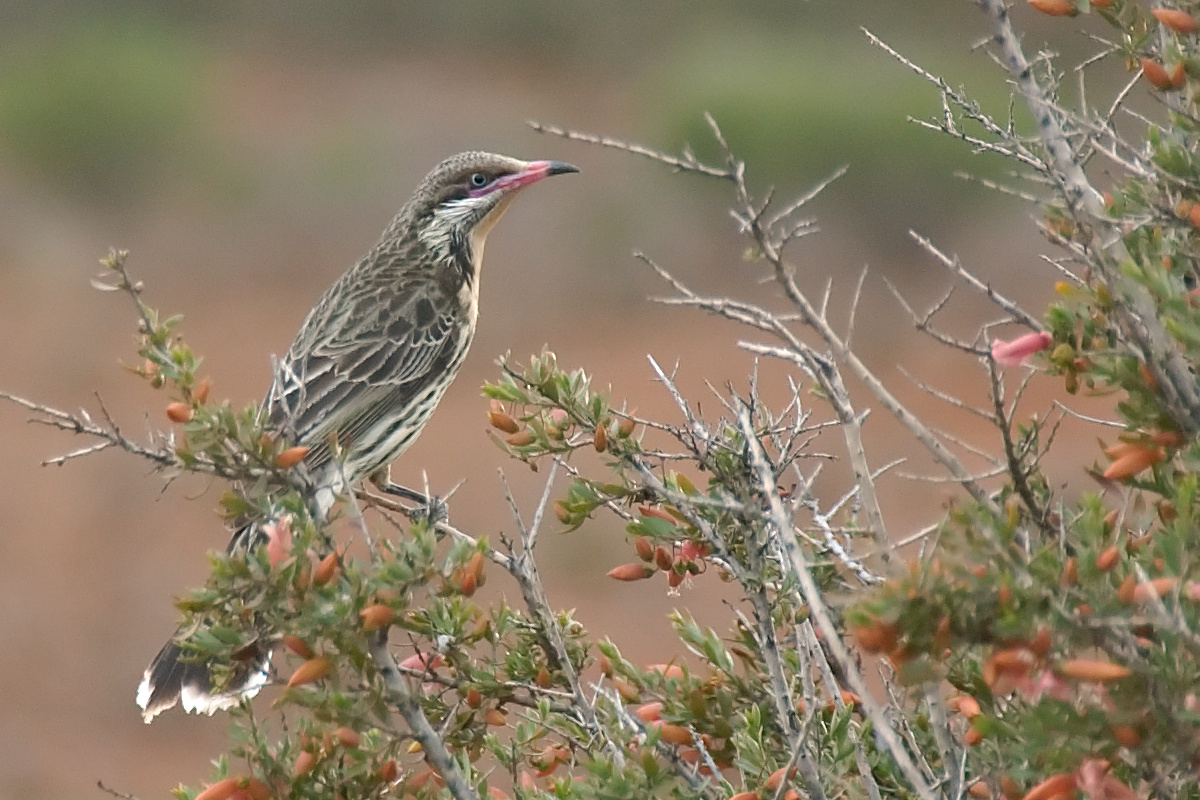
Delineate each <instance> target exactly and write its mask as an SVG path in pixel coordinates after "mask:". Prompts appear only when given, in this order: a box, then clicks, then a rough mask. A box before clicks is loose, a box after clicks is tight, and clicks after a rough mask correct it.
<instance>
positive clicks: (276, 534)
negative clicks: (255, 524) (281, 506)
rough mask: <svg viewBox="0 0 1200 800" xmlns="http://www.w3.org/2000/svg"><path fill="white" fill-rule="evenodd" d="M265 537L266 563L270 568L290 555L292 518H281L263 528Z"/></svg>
mask: <svg viewBox="0 0 1200 800" xmlns="http://www.w3.org/2000/svg"><path fill="white" fill-rule="evenodd" d="M263 533H265V534H266V535H267V561H268V562H270V564H271V568H272V569H274V568H275V567H276V566H278V564H279V562H280V561H283V560H284V559H285V558H287V557H288V556H290V555H291V554H292V518H291V517H283V518H282V519H277V520H275V521H274V522H271V523H268V524H266V525H264V526H263Z"/></svg>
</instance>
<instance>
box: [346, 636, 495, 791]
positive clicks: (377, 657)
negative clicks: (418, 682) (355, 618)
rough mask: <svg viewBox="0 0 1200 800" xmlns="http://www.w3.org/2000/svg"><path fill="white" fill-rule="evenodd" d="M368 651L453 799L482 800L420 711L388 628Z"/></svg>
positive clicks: (397, 706) (440, 737)
mask: <svg viewBox="0 0 1200 800" xmlns="http://www.w3.org/2000/svg"><path fill="white" fill-rule="evenodd" d="M368 649H369V652H370V654H371V661H372V662H374V664H375V669H376V670H378V671H379V675H380V676H381V677H382V678H383V683H384V687H385V688H386V689H387V692H388V695H389V696H390V697H391V700H392V703H393V704H394V705H395V706H396V710H397V711H399V712H400V716H402V717H404V721H405V722H407V723H408V729H409V731H410V732H411V733H412V735H413V738H414V739H416V740H417V742H418V743H420V745H421V749H422V750H423V751H424V752H425V758H426V759H428V760H429V765H430V766H431V767H433V768H434V769H435V770H436V771H437V773H438V774H439V775H441V776H442V780H444V781H445V782H446V788H447V789H449V790H450V794H452V795H453V796H454V799H455V800H479V793H478V792H476V791H475V788H474V787H473V786H471V784H470V783H468V782H467V779H466V778H465V777H464V776H463V774H462V772H460V771H459V768H458V765H457V764H456V763H455V761H454V756H453V755H451V754H450V751H449V750H447V749H446V742H445V741H444V740H443V739H442V736H441V734H439V733H438V732H437V731H436V730H435V729H434V727H433V725H431V724H430V722H429V718H428V717H427V716H425V712H424V711H423V710H422V709H421V704H420V703H418V702H417V699H416V697H415V696H413V692H412V688H411V686H410V685H409V683H408V681H406V680H405V679H404V678H403V677H402V676H401V674H400V671H399V669H397V667H396V660H395V659H394V658H392V653H391V651H390V650H388V646H387V628H384V629H382V630H379V631H376V632H375V633H373V634H371V637H370V641H369V642H368Z"/></svg>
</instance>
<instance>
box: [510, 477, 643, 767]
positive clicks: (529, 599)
mask: <svg viewBox="0 0 1200 800" xmlns="http://www.w3.org/2000/svg"><path fill="white" fill-rule="evenodd" d="M558 467H559V461H558V459H555V460H554V462H553V463H552V464H551V465H550V472H549V474H548V475H547V476H546V487H545V489H544V490H543V491H542V497H541V500H540V501H539V502H538V507H537V510H536V511H535V512H534V516H533V522H532V523H531V524H530V525H529V526H528V527H526V526H525V524H524V523H523V522H522V521H521V515H520V513H519V512H518V510H517V508H516V505H515V503H514V502H513V498H512V493H511V492H509V489H508V482H507V481H504V495H505V497H506V498H507V499H508V501H509V505H510V507H511V508H512V515H513V520H514V522H516V524H517V528H518V529H519V530H520V533H521V552H520V554H519V555H514V556H513V557H512V558H511V559H510V560H509V564H508V573H509V574H510V575H512V576H513V578H514V579H515V580H516V582H517V585H518V586H519V587H520V589H521V596H522V597H524V598H525V606H526V607H527V608H528V609H529V613H530V614H532V615H533V617H534V618H535V619H537V621H538V624H539V625H540V627H541V629H542V633H543V635H544V637H545V639H546V642H547V643H548V644H549V645H550V648H551V649H552V650H553V651H554V652H553V655H554V659H555V660H556V661H557V662H558V667H559V669H561V670H562V673H563V676H564V677H565V678H566V680H567V684H568V685H569V686H570V687H571V693H572V695H574V698H575V704H574V705H575V708H576V713H577V714H578V716H579V720H580V722H581V723H582V724H583V726H584V727H585V728H587V729H588V730H589V731H590V732H591V734H592V735H593V736H595V737H598V738H600V739H602V740H603V741H604V748H605V749H606V750H607V751H608V752H609V755H610V756H611V757H612V760H613V763H614V764H615V765H616V767H617V768H618V769H622V768H624V766H625V756H624V754H623V753H622V752H621V748H619V747H618V746H617V745H616V743H615V742H613V741H612V739H610V738H609V737H608V736H607V734H606V733H605V731H604V728H603V727H602V726H601V725H600V722H599V720H598V719H596V711H595V709H594V708H593V707H592V704H591V702H590V701H589V700H588V698H587V695H586V694H584V691H583V685H582V684H581V683H580V681H579V673H578V672H577V671H576V670H575V665H574V664H573V663H571V654H570V652H569V651H568V650H567V644H566V640H565V639H564V638H563V633H562V628H561V627H560V626H559V624H558V620H557V619H556V618H555V615H554V612H553V611H551V610H550V601H549V600H548V599H547V597H546V589H545V587H544V586H543V585H542V578H541V576H540V575H539V574H538V568H537V562H536V561H534V558H533V548H534V546H535V545H536V544H537V535H538V528H539V527H540V525H541V522H542V517H543V515H544V513H545V510H546V505H547V503H548V502H549V500H550V493H551V491H552V489H553V487H554V479H555V477H556V476H557V474H558ZM501 479H502V480H503V473H502V474H501Z"/></svg>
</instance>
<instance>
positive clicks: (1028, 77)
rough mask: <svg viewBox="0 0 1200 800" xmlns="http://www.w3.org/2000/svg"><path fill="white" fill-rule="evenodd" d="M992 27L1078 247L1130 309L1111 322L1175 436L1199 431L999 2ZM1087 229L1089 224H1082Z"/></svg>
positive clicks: (1150, 307) (1168, 347)
mask: <svg viewBox="0 0 1200 800" xmlns="http://www.w3.org/2000/svg"><path fill="white" fill-rule="evenodd" d="M979 5H980V6H981V7H982V8H983V10H984V11H985V12H986V13H987V15H988V17H989V18H990V19H991V21H992V32H993V37H994V39H995V41H996V43H997V44H998V45H999V46H1000V50H1001V58H1002V60H1003V63H1004V65H1005V67H1006V68H1007V69H1008V71H1009V73H1010V74H1011V75H1012V77H1013V79H1014V80H1015V81H1016V84H1017V89H1018V91H1019V92H1020V93H1021V96H1022V97H1024V98H1025V103H1026V105H1028V106H1029V111H1030V113H1031V114H1032V115H1033V118H1034V121H1035V123H1036V124H1037V128H1038V136H1039V137H1040V139H1041V141H1042V144H1043V145H1044V146H1045V148H1046V150H1047V151H1048V152H1049V154H1050V156H1051V158H1052V159H1053V164H1054V169H1053V170H1052V171H1051V177H1052V178H1053V179H1054V180H1055V181H1056V183H1058V187H1059V191H1060V192H1061V193H1062V196H1063V199H1064V201H1065V202H1066V204H1067V207H1068V209H1069V210H1070V211H1071V213H1072V215H1073V216H1074V217H1075V219H1076V220H1077V221H1079V222H1080V223H1081V225H1080V230H1081V232H1082V233H1083V235H1084V237H1085V239H1084V244H1085V246H1086V247H1087V249H1088V250H1089V251H1090V252H1091V254H1092V256H1093V258H1092V260H1093V262H1094V264H1095V266H1096V267H1097V268H1098V270H1099V271H1100V272H1101V274H1102V275H1103V276H1104V278H1105V281H1106V282H1107V283H1108V284H1109V285H1110V286H1112V287H1119V288H1121V289H1123V290H1124V293H1125V295H1126V297H1127V299H1128V301H1129V305H1130V306H1131V307H1132V312H1131V311H1129V310H1127V309H1125V308H1124V307H1123V304H1117V305H1116V306H1115V308H1114V313H1115V315H1116V319H1117V320H1118V322H1119V324H1120V326H1121V328H1122V330H1123V331H1124V333H1125V335H1126V336H1127V337H1129V339H1130V340H1131V341H1132V342H1133V343H1134V344H1136V345H1137V347H1138V349H1140V350H1141V351H1142V355H1143V357H1144V360H1145V363H1146V366H1147V368H1148V369H1149V370H1150V373H1151V374H1152V375H1153V376H1154V378H1155V379H1156V380H1157V381H1158V385H1159V389H1160V393H1161V394H1160V396H1161V398H1162V401H1163V405H1164V407H1165V410H1166V411H1167V412H1168V413H1169V414H1170V415H1171V418H1172V420H1173V421H1174V422H1175V424H1176V425H1178V426H1179V427H1180V429H1181V430H1184V431H1187V432H1189V433H1194V432H1196V430H1197V429H1198V428H1200V388H1198V387H1197V385H1196V379H1195V376H1194V375H1192V373H1191V371H1190V370H1189V369H1188V364H1187V361H1186V359H1184V357H1183V354H1182V353H1181V352H1180V351H1179V350H1178V349H1177V348H1176V347H1174V346H1173V342H1172V339H1171V337H1169V336H1168V335H1167V332H1166V330H1165V329H1164V328H1163V326H1162V323H1161V322H1159V320H1158V316H1157V312H1156V310H1155V307H1154V301H1153V299H1152V298H1151V297H1150V296H1149V295H1148V294H1147V292H1146V290H1145V289H1143V288H1142V287H1139V286H1136V285H1134V284H1132V283H1131V282H1130V281H1128V280H1125V279H1124V278H1123V276H1122V274H1121V271H1120V267H1119V264H1120V263H1121V262H1123V261H1126V260H1128V259H1129V253H1128V252H1127V251H1126V250H1125V246H1124V244H1123V242H1122V239H1121V235H1120V231H1119V230H1117V229H1116V228H1115V227H1114V225H1113V223H1112V222H1111V221H1109V220H1107V219H1106V218H1105V215H1104V206H1103V201H1102V199H1101V195H1100V193H1099V192H1098V191H1096V189H1095V187H1093V186H1092V185H1091V183H1090V182H1089V181H1088V178H1087V175H1086V174H1085V173H1084V171H1083V167H1082V166H1080V165H1079V164H1078V163H1077V162H1076V160H1075V150H1074V148H1073V147H1072V145H1071V142H1070V141H1069V140H1068V138H1067V135H1066V133H1065V132H1064V130H1063V127H1062V124H1061V122H1060V121H1059V114H1060V112H1059V110H1058V108H1056V107H1055V105H1054V104H1053V103H1052V102H1051V101H1050V100H1049V99H1048V98H1047V97H1046V95H1045V93H1044V92H1043V91H1042V87H1041V86H1039V85H1038V82H1037V80H1036V79H1035V78H1034V77H1033V71H1032V69H1031V68H1030V65H1029V62H1028V61H1027V60H1026V59H1025V54H1024V52H1023V50H1022V49H1021V41H1020V39H1019V38H1018V36H1017V34H1016V31H1014V30H1013V27H1012V23H1011V22H1010V21H1009V18H1008V8H1007V6H1006V5H1005V3H1004V2H1003V0H979ZM1084 223H1089V224H1084Z"/></svg>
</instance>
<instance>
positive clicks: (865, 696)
mask: <svg viewBox="0 0 1200 800" xmlns="http://www.w3.org/2000/svg"><path fill="white" fill-rule="evenodd" d="M738 428H739V429H740V430H741V432H742V437H743V438H744V439H745V441H746V446H747V448H748V450H749V454H750V464H751V466H752V467H753V469H754V471H755V474H756V475H757V476H758V481H759V488H760V490H761V491H762V495H763V498H764V499H765V500H766V502H767V508H768V511H769V515H770V516H769V521H770V523H771V525H772V527H774V528H775V529H776V530H777V531H778V533H779V537H780V540H781V543H782V545H783V547H784V550H785V552H786V553H787V556H788V558H789V559H790V561H791V566H792V570H793V571H794V573H795V575H796V578H797V580H798V581H799V582H800V590H801V592H802V593H803V595H804V600H805V602H807V603H808V607H809V610H810V612H811V614H812V618H813V619H814V620H816V623H817V627H818V628H820V630H821V635H822V636H824V637H825V642H826V643H827V644H828V645H829V648H830V650H831V651H832V652H833V656H834V658H835V659H836V660H837V662H838V666H839V667H840V668H841V670H842V674H843V675H844V676H845V677H846V680H847V681H848V682H849V683H850V688H851V689H852V690H853V691H854V692H855V693H856V694H857V695H858V696H859V697H861V698H862V703H863V708H864V709H865V710H866V712H867V715H868V716H869V717H870V718H871V722H872V723H873V724H874V726H875V731H876V733H877V734H878V735H879V737H880V738H881V739H882V740H883V742H884V744H885V745H886V746H887V748H888V750H889V751H890V752H891V754H892V757H893V758H894V759H895V760H896V765H897V766H898V767H899V768H900V771H901V772H902V773H903V774H904V777H905V778H907V779H908V782H909V784H910V785H911V786H912V789H913V791H914V792H916V794H917V795H918V796H919V797H921V798H922V800H937V795H936V794H934V792H933V790H932V789H931V788H930V787H929V785H928V784H927V783H926V782H925V777H924V776H923V775H922V774H921V771H920V769H919V768H918V767H917V765H916V762H914V761H913V759H912V756H911V755H910V754H909V752H908V750H907V748H905V746H904V743H903V742H902V741H901V740H900V738H899V737H898V736H897V734H896V731H895V729H894V728H893V727H892V724H891V722H890V721H889V720H888V718H887V716H886V715H885V714H884V713H883V709H882V708H881V707H880V705H879V704H878V703H877V702H875V699H874V697H872V695H871V693H870V691H869V690H868V688H867V685H866V682H865V681H864V680H863V677H862V674H861V673H860V672H859V671H858V666H857V664H856V662H855V659H854V658H853V656H851V655H850V653H849V651H847V650H846V645H845V644H844V643H843V642H842V639H841V635H840V633H839V632H838V629H837V627H836V626H835V625H834V624H833V619H832V618H831V617H830V615H829V608H828V607H827V606H826V605H825V599H824V597H823V596H822V595H821V590H820V587H818V586H817V583H816V581H815V580H814V579H813V576H812V572H811V570H810V569H809V566H808V562H807V559H806V557H805V555H804V552H803V550H801V549H800V545H799V542H798V541H797V539H796V532H795V530H794V529H793V528H792V524H791V521H790V520H789V519H788V517H787V512H786V511H785V510H784V508H783V504H782V502H780V500H779V495H778V493H777V492H776V477H775V475H774V473H773V472H772V471H771V467H770V464H768V463H767V457H766V454H765V453H764V452H763V450H762V446H761V445H760V444H759V442H758V439H757V437H755V435H754V426H753V424H752V423H751V421H750V415H749V412H748V411H747V410H746V408H745V407H742V408H740V409H738Z"/></svg>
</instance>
